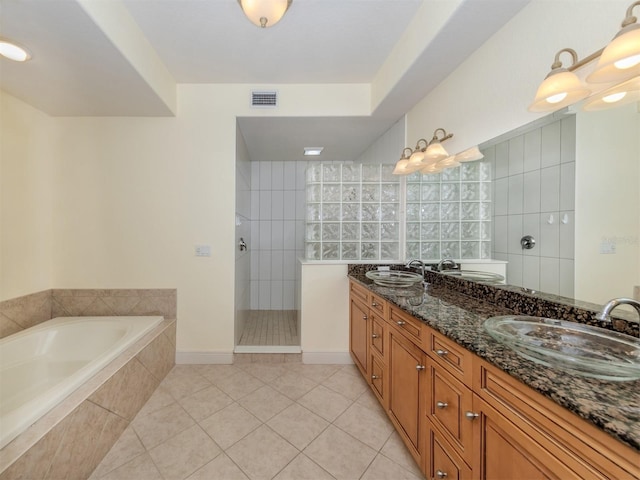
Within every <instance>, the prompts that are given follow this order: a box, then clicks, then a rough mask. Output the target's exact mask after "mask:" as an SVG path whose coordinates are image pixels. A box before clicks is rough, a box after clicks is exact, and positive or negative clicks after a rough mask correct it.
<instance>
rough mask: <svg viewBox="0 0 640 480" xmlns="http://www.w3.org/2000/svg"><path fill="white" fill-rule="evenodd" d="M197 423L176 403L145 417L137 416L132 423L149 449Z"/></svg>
mask: <svg viewBox="0 0 640 480" xmlns="http://www.w3.org/2000/svg"><path fill="white" fill-rule="evenodd" d="M193 424H195V422H194V421H193V418H191V417H190V416H189V415H188V414H187V412H185V411H184V409H183V408H182V407H181V406H180V405H178V404H177V403H174V404H172V405H169V406H168V407H164V408H162V409H160V410H157V411H155V412H153V413H150V414H149V415H145V416H144V417H140V418H138V417H136V418H135V419H134V420H133V422H131V425H132V426H133V428H134V429H135V431H136V433H137V434H138V437H139V438H140V440H141V441H142V444H143V445H144V446H145V448H146V449H147V450H148V449H150V448H153V447H155V446H156V445H160V444H161V443H162V442H165V441H167V440H168V439H170V438H171V437H173V436H174V435H177V434H178V433H180V432H182V431H183V430H186V429H187V428H189V427H190V426H192V425H193Z"/></svg>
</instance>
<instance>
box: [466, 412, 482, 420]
mask: <svg viewBox="0 0 640 480" xmlns="http://www.w3.org/2000/svg"><path fill="white" fill-rule="evenodd" d="M464 416H465V417H467V418H468V419H469V420H473V419H474V418H476V417H479V416H480V414H478V413H474V412H465V414H464Z"/></svg>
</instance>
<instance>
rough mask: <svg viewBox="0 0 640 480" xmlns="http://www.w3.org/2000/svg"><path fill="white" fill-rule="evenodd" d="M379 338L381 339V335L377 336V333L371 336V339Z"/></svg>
mask: <svg viewBox="0 0 640 480" xmlns="http://www.w3.org/2000/svg"><path fill="white" fill-rule="evenodd" d="M378 337H380V335H377V334H375V333H372V334H371V338H378Z"/></svg>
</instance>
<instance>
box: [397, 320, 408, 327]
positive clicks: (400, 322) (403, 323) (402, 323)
mask: <svg viewBox="0 0 640 480" xmlns="http://www.w3.org/2000/svg"><path fill="white" fill-rule="evenodd" d="M406 324H407V322H403V321H402V320H400V321H399V322H396V325H400V326H402V325H406Z"/></svg>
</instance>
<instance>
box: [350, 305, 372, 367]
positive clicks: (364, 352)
mask: <svg viewBox="0 0 640 480" xmlns="http://www.w3.org/2000/svg"><path fill="white" fill-rule="evenodd" d="M350 304H351V305H350V309H349V350H350V352H351V357H352V358H353V361H354V362H355V364H356V366H357V367H358V368H359V369H360V371H361V372H362V374H363V375H364V377H365V378H369V375H368V371H369V369H368V345H369V328H368V325H369V317H368V315H367V312H368V309H367V307H365V306H364V305H362V304H361V303H360V302H358V301H356V300H354V299H353V298H352V299H351V300H350Z"/></svg>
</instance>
